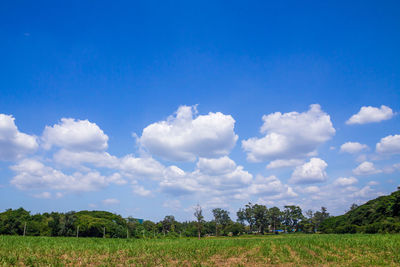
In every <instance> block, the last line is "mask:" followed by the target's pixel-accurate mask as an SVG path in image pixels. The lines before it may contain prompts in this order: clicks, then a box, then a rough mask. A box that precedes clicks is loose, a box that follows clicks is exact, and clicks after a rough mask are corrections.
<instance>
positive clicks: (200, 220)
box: [0, 203, 329, 238]
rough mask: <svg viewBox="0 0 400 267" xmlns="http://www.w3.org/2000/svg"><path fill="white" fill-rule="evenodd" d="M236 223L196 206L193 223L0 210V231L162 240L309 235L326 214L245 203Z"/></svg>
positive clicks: (220, 213) (102, 213)
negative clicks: (207, 214)
mask: <svg viewBox="0 0 400 267" xmlns="http://www.w3.org/2000/svg"><path fill="white" fill-rule="evenodd" d="M236 215H237V221H236V222H234V221H233V220H232V219H231V218H230V214H229V211H227V210H224V209H221V208H215V209H213V210H212V216H213V219H212V220H211V221H205V220H204V216H203V211H202V209H201V207H200V206H199V205H198V206H197V207H196V208H195V212H194V216H195V220H194V221H185V222H178V221H176V220H175V217H174V216H173V215H168V216H165V217H164V219H163V220H162V221H159V222H152V221H150V220H145V221H141V220H138V219H135V218H132V217H128V218H123V217H122V216H120V215H117V214H113V213H110V212H106V211H79V212H74V211H70V212H67V213H59V212H52V213H43V214H34V215H31V214H30V212H29V211H26V210H24V209H23V208H19V209H15V210H12V209H8V210H6V211H5V212H3V213H0V234H3V235H24V234H25V235H29V236H71V237H72V236H78V237H109V238H110V237H111V238H162V237H199V238H200V237H202V236H228V235H240V234H266V233H278V232H305V233H314V232H316V231H318V230H319V227H320V225H321V223H322V222H323V221H324V220H326V219H327V218H329V213H327V211H326V208H324V207H322V208H321V211H317V212H315V213H314V212H312V211H311V210H309V211H307V212H306V213H305V215H303V213H302V210H301V208H300V207H298V206H285V207H284V209H283V210H280V209H279V208H278V207H272V208H269V209H268V208H267V207H266V206H265V205H260V204H252V203H248V204H247V205H245V207H244V208H241V209H239V211H238V212H237V214H236Z"/></svg>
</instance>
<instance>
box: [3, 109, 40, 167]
mask: <svg viewBox="0 0 400 267" xmlns="http://www.w3.org/2000/svg"><path fill="white" fill-rule="evenodd" d="M14 120H15V119H14V117H12V116H11V115H5V114H0V160H6V161H12V160H15V159H19V158H21V157H23V156H25V155H26V154H29V153H32V152H34V151H35V150H36V149H37V148H38V143H37V141H36V139H37V138H36V137H35V136H31V135H27V134H25V133H21V132H20V131H19V130H18V128H17V126H16V125H15V123H14Z"/></svg>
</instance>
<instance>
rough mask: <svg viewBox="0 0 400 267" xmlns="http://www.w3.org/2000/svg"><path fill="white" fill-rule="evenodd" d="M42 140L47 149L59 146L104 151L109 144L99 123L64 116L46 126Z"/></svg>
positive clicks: (78, 149)
mask: <svg viewBox="0 0 400 267" xmlns="http://www.w3.org/2000/svg"><path fill="white" fill-rule="evenodd" d="M42 140H43V147H44V148H45V149H50V148H51V147H52V146H57V147H61V148H65V149H67V150H70V151H103V150H105V149H107V146H108V145H107V142H108V136H107V135H106V134H104V132H103V130H101V129H100V127H99V126H97V124H95V123H92V122H89V121H88V120H75V119H70V118H63V119H61V122H60V123H59V124H55V125H53V126H52V127H51V126H46V128H45V129H44V131H43V135H42Z"/></svg>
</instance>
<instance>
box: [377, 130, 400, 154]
mask: <svg viewBox="0 0 400 267" xmlns="http://www.w3.org/2000/svg"><path fill="white" fill-rule="evenodd" d="M376 151H377V152H378V153H382V154H400V135H398V134H396V135H389V136H386V137H384V138H382V139H381V141H380V142H379V143H377V144H376Z"/></svg>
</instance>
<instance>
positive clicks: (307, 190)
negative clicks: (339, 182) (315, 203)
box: [303, 185, 320, 194]
mask: <svg viewBox="0 0 400 267" xmlns="http://www.w3.org/2000/svg"><path fill="white" fill-rule="evenodd" d="M303 192H304V193H307V194H317V193H319V192H320V188H319V187H318V186H315V185H312V186H307V187H306V188H304V189H303Z"/></svg>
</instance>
